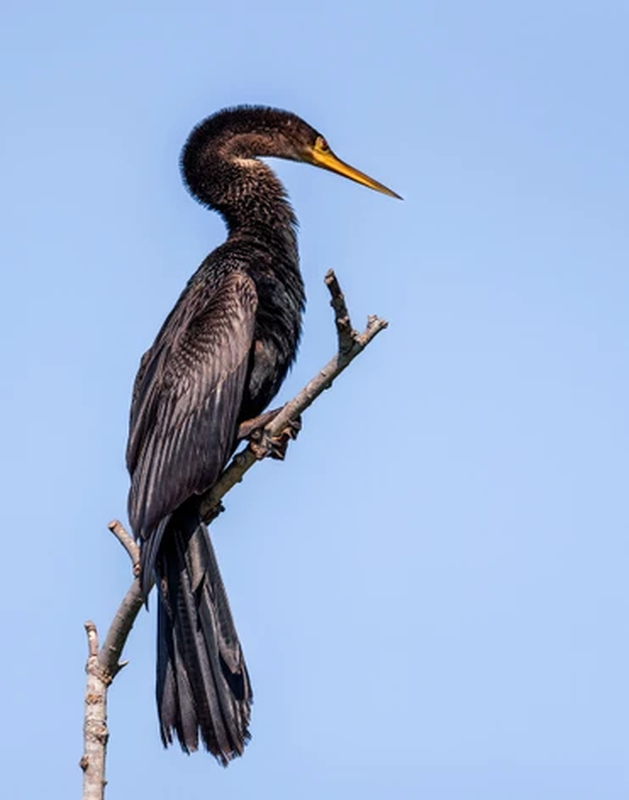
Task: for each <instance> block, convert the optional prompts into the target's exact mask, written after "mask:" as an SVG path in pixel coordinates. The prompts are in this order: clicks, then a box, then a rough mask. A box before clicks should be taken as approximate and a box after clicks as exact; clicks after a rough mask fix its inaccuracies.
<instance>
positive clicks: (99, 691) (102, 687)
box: [79, 270, 387, 800]
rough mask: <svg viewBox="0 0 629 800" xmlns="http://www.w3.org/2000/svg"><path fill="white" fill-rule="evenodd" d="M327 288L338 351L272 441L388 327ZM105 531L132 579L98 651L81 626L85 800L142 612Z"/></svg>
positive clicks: (208, 513)
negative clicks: (359, 320) (358, 313)
mask: <svg viewBox="0 0 629 800" xmlns="http://www.w3.org/2000/svg"><path fill="white" fill-rule="evenodd" d="M325 283H326V286H327V287H328V290H329V292H330V296H331V300H330V305H331V306H332V308H333V309H334V321H335V325H336V331H337V338H338V350H337V353H336V355H335V356H334V357H333V358H332V359H330V361H328V363H327V364H326V365H325V366H324V367H323V369H321V370H320V371H319V372H318V374H317V375H316V376H315V377H314V378H313V379H312V380H311V381H309V382H308V383H307V384H306V386H304V388H303V389H302V390H301V391H300V392H299V394H297V395H296V397H295V398H294V399H293V400H290V401H289V402H288V403H286V405H284V406H283V407H282V408H281V409H280V411H279V413H278V414H277V415H276V416H274V417H273V419H272V420H271V421H270V422H269V423H268V425H266V426H265V428H264V431H265V433H266V435H267V436H269V437H270V438H273V439H275V438H277V437H279V436H282V435H283V434H284V433H285V431H286V430H287V429H289V428H290V427H291V426H292V425H293V424H295V423H297V422H298V420H299V418H300V416H301V414H302V413H303V412H304V411H305V410H306V409H307V408H308V407H309V406H310V405H312V403H314V401H315V400H316V399H317V397H319V395H320V394H321V393H322V392H324V391H325V390H326V389H329V388H330V386H331V385H332V383H333V382H334V380H335V379H336V378H337V377H338V376H339V375H340V374H341V372H343V371H344V370H345V369H346V368H347V367H348V366H349V364H350V363H351V362H352V361H353V360H354V359H355V358H356V356H358V355H359V354H360V353H361V352H362V351H363V350H364V349H365V347H367V345H368V344H369V343H370V342H371V341H372V339H373V338H374V337H375V336H377V335H378V334H379V333H380V331H382V330H384V329H385V328H386V327H387V322H386V321H385V320H383V319H380V318H379V317H376V316H369V317H368V318H367V327H366V328H365V330H364V331H363V332H362V333H359V332H358V331H356V330H354V329H353V328H352V324H351V319H350V316H349V312H348V310H347V305H346V303H345V298H344V296H343V292H342V291H341V287H340V286H339V283H338V280H337V278H336V275H335V274H334V271H333V270H329V272H328V273H327V274H326V276H325ZM259 460H260V458H259V457H258V456H257V455H256V454H255V453H254V449H253V448H252V447H251V445H248V446H247V447H245V449H244V450H242V451H240V452H239V453H236V455H235V456H234V457H233V458H232V460H231V461H230V463H229V464H228V466H227V467H226V468H225V469H224V470H223V472H222V473H221V475H220V477H219V479H218V481H217V482H216V483H215V484H214V486H213V487H212V488H211V489H210V490H209V491H208V492H206V493H205V494H204V495H203V496H202V498H201V514H202V516H203V518H204V520H205V521H206V522H207V521H210V520H212V519H214V518H215V517H216V516H217V514H218V513H220V511H221V509H222V505H221V500H222V498H223V497H224V496H225V495H226V494H227V492H229V491H230V489H232V488H233V487H234V486H235V485H236V484H237V483H240V481H242V479H243V477H244V475H245V473H246V472H247V471H248V470H249V469H251V467H252V466H253V465H254V464H255V463H256V462H257V461H259ZM109 530H110V531H111V532H112V533H113V534H114V536H115V537H116V538H117V539H118V541H119V542H120V543H121V544H122V546H123V547H124V548H125V550H126V552H127V554H128V556H129V558H130V559H131V563H132V565H133V572H134V575H135V578H134V580H133V583H132V584H131V586H130V587H129V589H128V590H127V593H126V594H125V596H124V598H123V600H122V602H121V604H120V606H119V608H118V610H117V611H116V614H115V616H114V619H113V621H112V623H111V625H110V627H109V630H108V632H107V636H106V637H105V642H104V644H103V645H102V646H101V647H99V641H98V631H97V629H96V625H95V624H94V623H93V622H86V623H85V631H86V633H87V642H88V657H87V664H86V667H85V671H86V673H87V681H86V687H85V716H84V726H83V742H84V750H83V756H82V758H81V761H80V762H79V763H80V766H81V769H82V770H83V795H82V797H83V800H103V799H104V796H105V786H106V783H107V782H106V780H105V758H106V753H107V741H108V739H109V731H108V728H107V690H108V688H109V686H110V684H111V682H112V681H113V680H114V678H115V677H116V675H117V674H118V673H119V672H120V670H121V669H122V668H123V667H124V666H126V664H127V662H126V661H121V660H120V657H121V655H122V651H123V649H124V646H125V643H126V641H127V638H128V636H129V633H130V632H131V628H132V626H133V623H134V622H135V619H136V617H137V615H138V613H139V612H140V609H141V608H142V604H143V602H144V598H143V597H142V592H141V590H140V582H139V580H138V574H139V561H140V550H139V547H138V545H137V544H136V543H135V541H134V540H133V537H132V536H130V535H129V533H127V531H126V530H125V528H124V526H123V525H122V523H120V522H118V521H117V520H114V521H113V522H110V523H109Z"/></svg>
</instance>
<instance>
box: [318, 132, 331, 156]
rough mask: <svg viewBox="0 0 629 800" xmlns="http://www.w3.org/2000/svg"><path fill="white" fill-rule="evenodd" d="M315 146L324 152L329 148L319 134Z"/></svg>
mask: <svg viewBox="0 0 629 800" xmlns="http://www.w3.org/2000/svg"><path fill="white" fill-rule="evenodd" d="M316 148H317V150H321V152H323V153H326V152H327V151H328V150H329V149H330V146H329V145H328V143H327V142H326V140H325V139H324V138H323V136H319V137H317V143H316Z"/></svg>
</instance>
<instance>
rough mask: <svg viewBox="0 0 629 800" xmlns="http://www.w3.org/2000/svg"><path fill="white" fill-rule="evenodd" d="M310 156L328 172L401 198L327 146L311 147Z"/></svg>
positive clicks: (399, 198)
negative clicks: (351, 165) (343, 159)
mask: <svg viewBox="0 0 629 800" xmlns="http://www.w3.org/2000/svg"><path fill="white" fill-rule="evenodd" d="M310 157H311V159H312V160H311V163H312V164H314V166H315V167H321V168H322V169H328V170H330V172H336V173H337V174H338V175H343V176H344V177H345V178H349V179H350V180H352V181H356V183H362V185H363V186H367V187H368V188H369V189H373V190H374V191H376V192H382V194H388V195H389V197H396V198H397V199H398V200H402V199H403V198H402V197H400V195H399V194H396V193H395V192H393V191H392V190H391V189H387V187H386V186H383V185H382V184H381V183H378V181H376V180H374V179H373V178H370V177H369V175H365V173H364V172H360V171H359V170H357V169H354V167H350V165H349V164H346V163H345V162H344V161H341V159H340V158H337V157H336V156H335V155H334V153H333V152H332V151H331V150H330V149H329V148H328V149H326V150H323V149H321V148H319V147H313V148H312V150H311V151H310Z"/></svg>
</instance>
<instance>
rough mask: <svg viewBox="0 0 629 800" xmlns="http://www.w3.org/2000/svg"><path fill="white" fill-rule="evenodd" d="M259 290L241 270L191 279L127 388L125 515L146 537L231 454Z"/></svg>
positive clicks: (205, 486)
mask: <svg viewBox="0 0 629 800" xmlns="http://www.w3.org/2000/svg"><path fill="white" fill-rule="evenodd" d="M257 302H258V299H257V294H256V289H255V284H254V282H253V280H252V279H251V278H250V277H248V276H247V275H246V274H245V273H244V272H240V271H234V272H230V273H228V274H227V275H226V276H225V277H224V278H223V280H222V281H221V282H220V283H219V284H218V286H217V285H216V284H215V285H214V286H212V287H211V288H210V287H208V286H207V285H206V284H204V283H203V282H197V283H191V284H190V285H189V286H188V288H187V289H186V291H185V292H184V294H183V295H182V297H181V298H180V300H179V302H178V303H177V305H176V306H175V308H174V309H173V311H172V312H171V314H170V316H169V317H168V319H167V320H166V322H165V323H164V326H163V327H162V330H161V331H160V333H159V334H158V336H157V339H156V340H155V343H154V345H153V347H152V348H151V349H150V350H149V351H148V352H147V353H146V354H145V355H144V357H143V359H142V362H141V364H140V369H139V372H138V375H137V378H136V381H135V386H134V390H133V401H132V405H131V422H130V432H129V444H128V446H127V466H128V468H129V472H130V473H131V491H130V493H129V519H130V521H131V526H132V528H133V531H134V533H135V535H136V536H142V537H143V538H146V537H147V536H149V535H150V534H151V532H152V531H153V530H154V529H155V528H156V527H157V525H158V524H159V522H160V521H161V520H163V519H164V518H165V517H166V516H168V515H169V514H170V513H171V512H172V511H174V509H175V508H177V506H179V505H180V504H181V503H183V502H184V501H185V500H187V499H188V498H189V497H191V496H192V495H194V494H200V493H202V492H203V491H205V490H206V489H208V488H209V487H210V486H211V485H212V484H213V483H214V481H215V480H216V478H217V477H218V475H219V473H220V471H221V469H222V468H223V467H224V465H225V463H226V461H227V459H228V458H229V456H230V454H231V452H232V450H233V447H234V440H235V433H236V427H237V417H238V412H239V410H240V406H241V403H242V396H243V391H244V385H245V378H246V375H247V370H248V365H249V357H250V351H251V346H252V342H253V331H254V323H255V313H256V308H257Z"/></svg>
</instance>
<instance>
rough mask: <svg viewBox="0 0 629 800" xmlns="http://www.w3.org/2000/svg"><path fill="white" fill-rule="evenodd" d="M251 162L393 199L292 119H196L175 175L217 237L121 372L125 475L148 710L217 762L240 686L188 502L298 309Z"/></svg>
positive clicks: (203, 535) (228, 740) (276, 382)
mask: <svg viewBox="0 0 629 800" xmlns="http://www.w3.org/2000/svg"><path fill="white" fill-rule="evenodd" d="M257 156H278V157H280V158H290V159H293V160H299V161H307V162H309V163H312V164H315V165H317V166H322V167H324V168H326V169H331V170H333V171H336V172H339V173H341V174H344V175H346V176H347V177H351V178H353V179H354V180H358V181H359V182H361V183H364V184H365V185H367V186H370V187H371V188H374V189H377V190H379V191H383V192H385V193H387V194H393V193H392V192H390V190H388V189H386V188H385V187H383V186H381V185H380V184H378V183H376V182H375V181H373V180H372V179H371V178H368V177H367V176H366V175H363V174H362V173H359V172H357V171H356V170H353V169H352V168H351V167H348V166H347V165H345V164H343V162H341V161H339V160H338V159H337V158H336V156H334V154H333V153H332V152H331V151H330V149H329V148H328V146H327V143H326V142H325V140H324V139H323V137H321V136H320V134H318V133H317V131H315V130H314V129H313V128H311V127H310V125H308V124H307V123H305V122H304V121H303V120H301V119H299V117H297V116H295V115H294V114H289V113H287V112H284V111H278V110H275V109H269V108H255V107H241V108H235V109H229V110H226V111H222V112H219V113H217V114H215V115H214V116H211V117H209V118H208V119H206V120H205V121H204V122H202V123H201V124H200V125H198V126H197V127H196V128H195V129H194V130H193V131H192V133H191V135H190V137H189V139H188V142H187V143H186V145H185V147H184V150H183V153H182V158H181V167H182V174H183V179H184V181H185V183H186V185H187V186H188V188H189V190H190V192H191V193H192V194H193V195H194V196H195V197H196V198H197V199H198V200H199V201H200V202H201V203H203V204H204V205H206V206H208V207H209V208H211V209H214V210H216V211H218V212H219V213H220V214H221V215H222V216H223V218H224V219H225V222H226V224H227V228H228V238H227V241H226V242H225V243H224V244H222V245H221V246H220V247H217V248H216V250H214V251H213V252H212V253H211V254H210V255H209V256H208V257H207V258H206V259H205V261H204V262H203V263H202V264H201V266H200V267H199V269H198V270H197V271H196V272H195V274H194V275H193V276H192V278H191V279H190V281H189V282H188V285H187V286H186V288H185V289H184V291H183V293H182V295H181V296H180V298H179V300H178V301H177V304H176V305H175V307H174V309H173V310H172V312H171V313H170V315H169V316H168V318H167V319H166V321H165V323H164V325H163V326H162V329H161V330H160V332H159V333H158V335H157V338H156V340H155V342H154V344H153V346H152V347H151V348H150V350H148V352H147V353H145V355H144V356H143V358H142V362H141V364H140V369H139V371H138V375H137V377H136V381H135V386H134V391H133V401H132V406H131V421H130V432H129V443H128V447H127V465H128V468H129V472H130V474H131V489H130V492H129V518H130V522H131V526H132V528H133V532H134V534H135V536H136V537H137V538H138V539H139V541H140V544H141V569H142V587H143V590H144V592H145V593H147V592H148V589H149V588H150V582H151V577H152V575H153V574H155V577H156V583H157V586H158V596H159V602H158V648H157V704H158V712H159V718H160V725H161V735H162V740H163V742H164V744H169V743H171V742H172V740H173V731H174V732H175V734H176V735H177V738H178V739H179V742H180V744H181V746H182V748H183V749H184V750H185V751H186V752H189V751H192V750H196V749H197V747H198V745H199V733H200V736H201V741H202V742H203V744H204V745H205V747H206V748H207V749H208V750H209V751H210V752H211V753H213V754H214V755H215V756H216V757H217V758H218V759H219V761H221V762H222V763H223V764H226V763H227V762H228V761H229V760H230V759H231V758H233V757H234V756H236V755H240V754H241V753H242V752H243V749H244V746H245V744H246V741H247V740H248V738H249V730H248V725H249V717H250V707H251V698H252V694H251V686H250V683H249V677H248V674H247V668H246V666H245V661H244V657H243V654H242V650H241V647H240V643H239V641H238V635H237V633H236V630H235V627H234V624H233V620H232V617H231V612H230V609H229V603H228V601H227V596H226V594H225V589H224V587H223V583H222V580H221V576H220V573H219V570H218V566H217V563H216V559H215V556H214V552H213V549H212V544H211V541H210V538H209V535H208V532H207V528H206V527H205V525H204V524H203V522H202V520H201V518H200V514H199V497H200V495H201V494H202V493H203V492H205V491H206V490H208V489H209V488H211V487H212V485H213V484H214V482H215V481H216V479H217V477H218V475H219V474H220V472H221V470H222V469H223V467H224V466H225V464H226V462H227V461H228V459H229V458H230V456H231V454H232V453H233V451H234V449H235V447H236V445H237V431H238V426H239V424H240V423H241V422H243V421H245V420H248V419H251V418H253V417H256V416H257V415H259V414H260V413H261V412H262V411H263V410H264V408H265V407H266V406H267V405H268V403H269V402H270V401H271V399H272V398H273V396H274V395H275V394H276V392H277V391H278V389H279V387H280V385H281V383H282V381H283V380H284V377H285V376H286V373H287V370H288V369H289V367H290V365H291V364H292V362H293V360H294V358H295V354H296V351H297V345H298V342H299V337H300V332H301V316H302V311H303V307H304V302H305V295H304V286H303V281H302V278H301V274H300V271H299V263H298V254H297V241H296V235H295V225H296V219H295V215H294V214H293V211H292V208H291V206H290V204H289V203H288V200H287V198H286V193H285V191H284V188H283V186H282V185H281V183H280V182H279V180H278V179H277V178H276V176H275V175H274V173H273V172H272V171H271V169H270V168H269V167H268V166H267V165H266V164H265V163H263V162H262V161H260V160H258V158H257Z"/></svg>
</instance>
